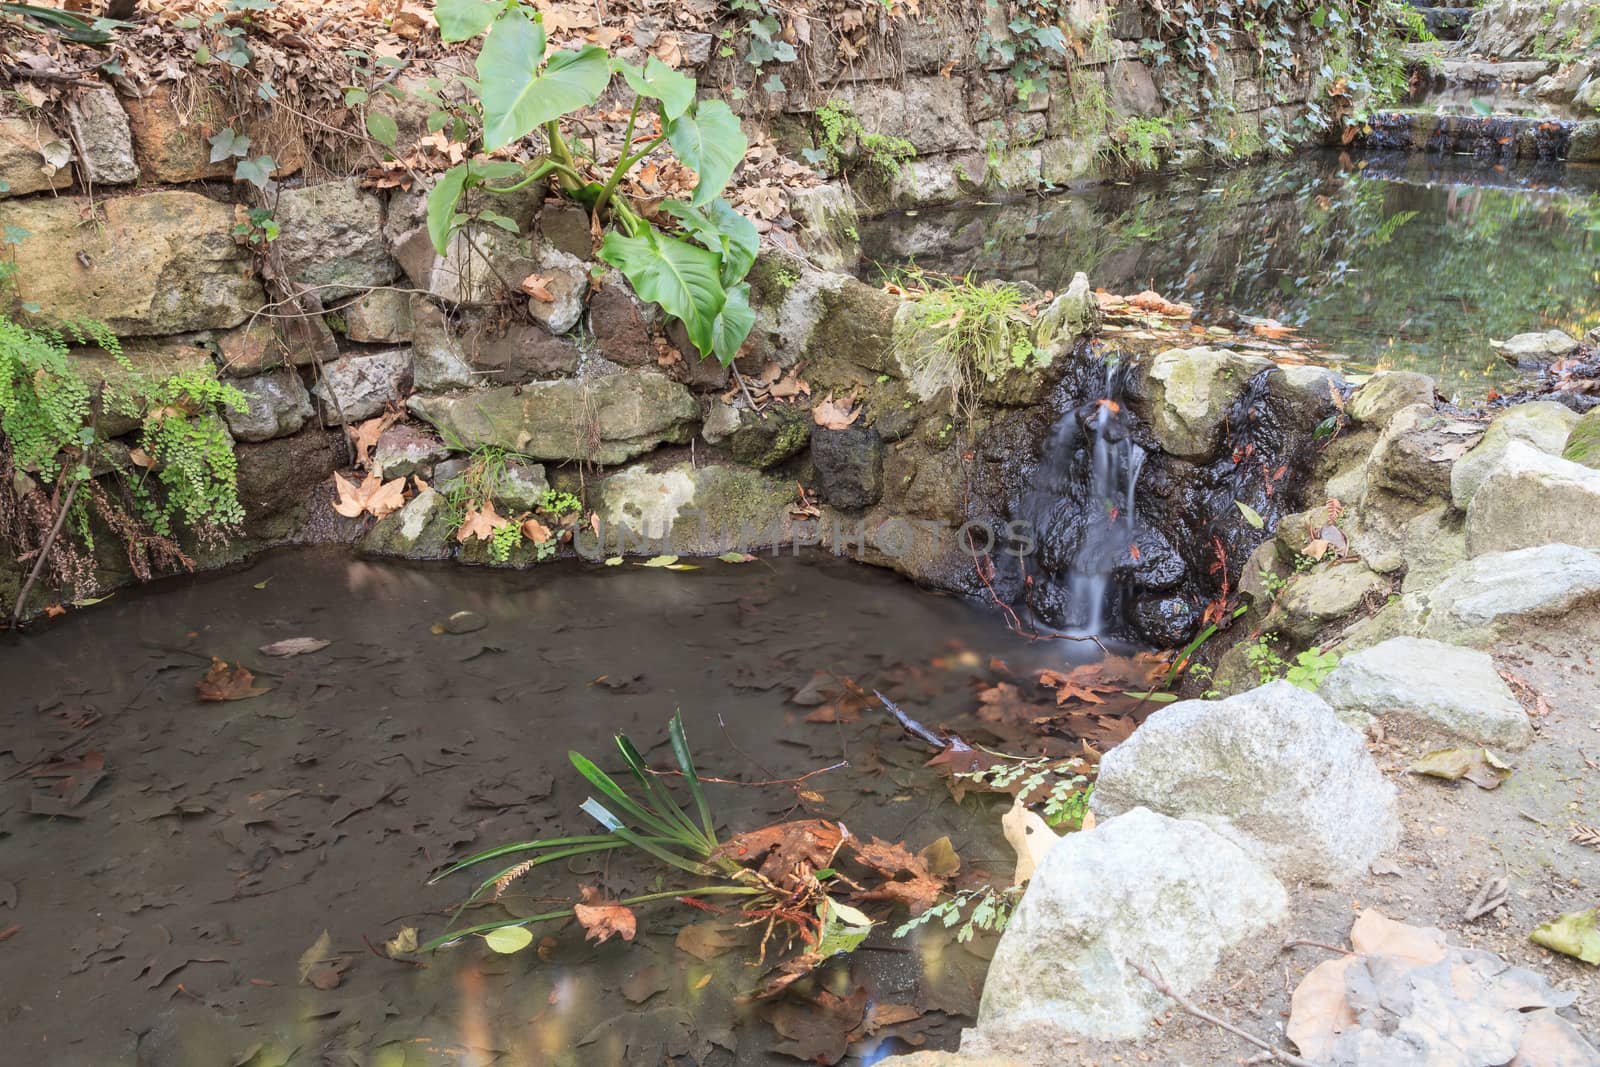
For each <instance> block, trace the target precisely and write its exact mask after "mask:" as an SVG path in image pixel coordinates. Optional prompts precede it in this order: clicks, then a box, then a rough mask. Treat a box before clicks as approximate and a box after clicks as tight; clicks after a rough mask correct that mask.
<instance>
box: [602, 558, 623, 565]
mask: <svg viewBox="0 0 1600 1067" xmlns="http://www.w3.org/2000/svg"><path fill="white" fill-rule="evenodd" d="M606 566H607V567H620V566H622V557H621V556H607V557H606Z"/></svg>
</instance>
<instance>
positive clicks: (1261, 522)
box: [1233, 500, 1267, 530]
mask: <svg viewBox="0 0 1600 1067" xmlns="http://www.w3.org/2000/svg"><path fill="white" fill-rule="evenodd" d="M1233 506H1234V507H1236V508H1238V509H1239V514H1241V515H1243V516H1244V521H1245V522H1248V523H1249V524H1250V525H1251V526H1254V527H1255V528H1256V529H1258V530H1259V529H1261V528H1263V527H1264V526H1266V525H1267V520H1266V519H1263V518H1262V517H1261V513H1260V512H1259V511H1257V510H1256V509H1255V508H1253V507H1251V506H1250V505H1249V504H1246V503H1245V502H1244V501H1242V500H1235V501H1234V502H1233Z"/></svg>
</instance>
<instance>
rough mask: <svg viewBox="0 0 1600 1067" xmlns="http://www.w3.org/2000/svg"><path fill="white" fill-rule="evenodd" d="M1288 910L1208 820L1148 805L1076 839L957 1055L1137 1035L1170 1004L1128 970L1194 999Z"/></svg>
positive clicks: (1045, 1057)
mask: <svg viewBox="0 0 1600 1067" xmlns="http://www.w3.org/2000/svg"><path fill="white" fill-rule="evenodd" d="M1286 910H1287V896H1286V894H1285V893H1284V889H1283V886H1282V885H1281V884H1279V882H1278V880H1277V879H1276V878H1274V877H1273V876H1272V875H1271V873H1269V872H1268V871H1267V870H1266V869H1264V868H1263V867H1262V866H1261V865H1260V863H1258V862H1257V861H1256V860H1255V859H1254V858H1252V857H1251V856H1250V855H1249V854H1248V853H1246V852H1245V851H1244V850H1242V849H1241V848H1239V846H1238V845H1236V844H1234V843H1233V842H1231V841H1229V840H1227V839H1226V838H1225V837H1223V836H1221V835H1219V834H1218V833H1216V832H1215V831H1214V830H1212V829H1211V828H1210V827H1208V826H1206V825H1204V824H1203V823H1199V822H1193V821H1189V820H1178V819H1172V818H1168V817H1167V816H1165V815H1160V814H1157V813H1155V812H1153V811H1150V810H1148V809H1146V808H1142V807H1140V808H1134V809H1133V810H1132V811H1129V812H1128V813H1126V814H1124V815H1119V816H1117V817H1116V818H1114V819H1110V820H1107V821H1105V822H1102V823H1101V824H1100V825H1098V826H1096V827H1095V828H1094V829H1093V830H1089V831H1086V832H1083V833H1076V834H1068V835H1067V836H1066V837H1064V838H1063V839H1062V840H1061V841H1060V843H1058V844H1057V845H1055V846H1054V847H1052V848H1051V849H1050V851H1049V852H1047V853H1046V854H1045V857H1044V860H1043V862H1041V863H1040V865H1039V868H1038V870H1037V871H1035V872H1034V875H1033V879H1032V881H1031V882H1029V884H1028V889H1027V892H1026V893H1025V894H1024V895H1023V898H1022V901H1021V903H1019V904H1018V905H1017V910H1016V912H1015V913H1014V914H1013V915H1012V916H1011V919H1010V921H1009V922H1008V923H1007V925H1006V930H1005V933H1004V934H1003V935H1001V938H1000V944H999V946H998V947H997V948H996V949H995V954H994V961H993V963H992V964H991V965H990V967H989V974H988V978H987V979H986V980H985V981H984V985H983V1002H982V1006H981V1007H980V1008H979V1011H978V1025H977V1027H976V1028H975V1029H972V1030H968V1031H966V1032H965V1033H963V1035H962V1040H961V1051H962V1054H963V1056H971V1055H1006V1054H1009V1055H1016V1056H1019V1057H1020V1058H1022V1059H1023V1060H1025V1061H1027V1062H1029V1063H1039V1064H1045V1063H1059V1062H1061V1055H1060V1053H1061V1050H1062V1047H1063V1046H1064V1045H1068V1044H1071V1043H1073V1042H1075V1041H1077V1040H1078V1039H1081V1038H1085V1037H1087V1038H1093V1039H1100V1040H1127V1039H1131V1038H1137V1037H1140V1036H1143V1035H1144V1034H1145V1033H1146V1031H1147V1029H1148V1027H1149V1024H1150V1022H1151V1020H1153V1019H1154V1018H1155V1017H1156V1016H1157V1015H1158V1014H1159V1013H1161V1012H1162V1011H1164V1010H1166V1009H1167V1008H1168V1007H1169V1006H1170V1002H1169V1001H1168V1000H1167V999H1166V998H1165V997H1163V996H1162V995H1161V994H1159V993H1157V992H1156V990H1155V989H1154V987H1152V986H1151V985H1150V984H1149V983H1148V982H1146V981H1145V980H1144V979H1143V978H1142V977H1140V976H1139V975H1138V974H1137V973H1135V972H1134V970H1133V969H1132V967H1130V966H1129V964H1130V963H1131V962H1137V963H1140V964H1142V965H1145V966H1149V967H1154V968H1155V969H1157V970H1158V971H1160V973H1161V975H1162V977H1164V978H1165V979H1166V980H1167V982H1168V983H1170V984H1171V985H1172V987H1173V988H1174V989H1175V990H1177V991H1178V992H1179V993H1186V992H1189V991H1190V990H1193V989H1194V988H1196V987H1197V986H1199V985H1201V984H1203V983H1204V982H1205V981H1207V980H1208V979H1209V978H1210V977H1211V976H1212V974H1214V973H1215V971H1216V969H1217V965H1218V964H1219V963H1220V962H1221V960H1222V958H1223V956H1224V954H1225V953H1227V952H1228V950H1229V949H1231V948H1233V947H1234V946H1235V945H1238V944H1239V943H1241V942H1242V941H1244V940H1245V939H1246V938H1248V937H1250V936H1252V935H1254V934H1256V933H1258V932H1260V931H1261V930H1263V929H1265V928H1266V927H1268V926H1270V925H1271V924H1272V923H1274V922H1276V921H1277V920H1278V919H1280V918H1282V917H1283V915H1284V914H1285V912H1286Z"/></svg>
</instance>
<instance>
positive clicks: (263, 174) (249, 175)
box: [233, 156, 278, 191]
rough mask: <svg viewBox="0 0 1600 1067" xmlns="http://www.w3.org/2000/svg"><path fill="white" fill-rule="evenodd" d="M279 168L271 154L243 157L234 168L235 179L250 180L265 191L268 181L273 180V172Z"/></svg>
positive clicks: (240, 180)
mask: <svg viewBox="0 0 1600 1067" xmlns="http://www.w3.org/2000/svg"><path fill="white" fill-rule="evenodd" d="M277 169H278V164H277V163H275V162H273V159H272V157H271V156H257V157H256V158H255V159H241V160H239V162H238V163H237V164H236V165H235V166H234V168H233V180H234V181H236V182H249V183H250V184H251V185H253V186H255V187H256V188H257V189H261V190H263V191H264V190H265V189H266V188H267V183H268V182H269V181H271V180H272V172H273V171H275V170H277Z"/></svg>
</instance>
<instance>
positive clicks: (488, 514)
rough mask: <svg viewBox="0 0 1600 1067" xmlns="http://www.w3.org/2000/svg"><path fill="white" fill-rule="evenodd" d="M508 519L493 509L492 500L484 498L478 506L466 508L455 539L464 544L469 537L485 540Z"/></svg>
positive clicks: (508, 520)
mask: <svg viewBox="0 0 1600 1067" xmlns="http://www.w3.org/2000/svg"><path fill="white" fill-rule="evenodd" d="M510 521H511V520H510V519H508V518H506V517H505V516H503V515H501V514H499V513H498V512H496V511H495V510H494V501H492V500H485V501H484V502H483V503H482V504H481V505H479V506H478V507H475V508H468V509H467V514H466V515H465V517H463V518H462V520H461V528H460V529H459V530H457V531H456V541H457V542H460V543H463V544H464V543H466V540H467V538H469V537H476V538H478V539H480V540H483V541H487V540H489V539H490V538H491V537H493V536H494V532H495V531H496V530H498V529H499V528H500V527H502V526H504V525H505V524H506V523H508V522H510Z"/></svg>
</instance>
